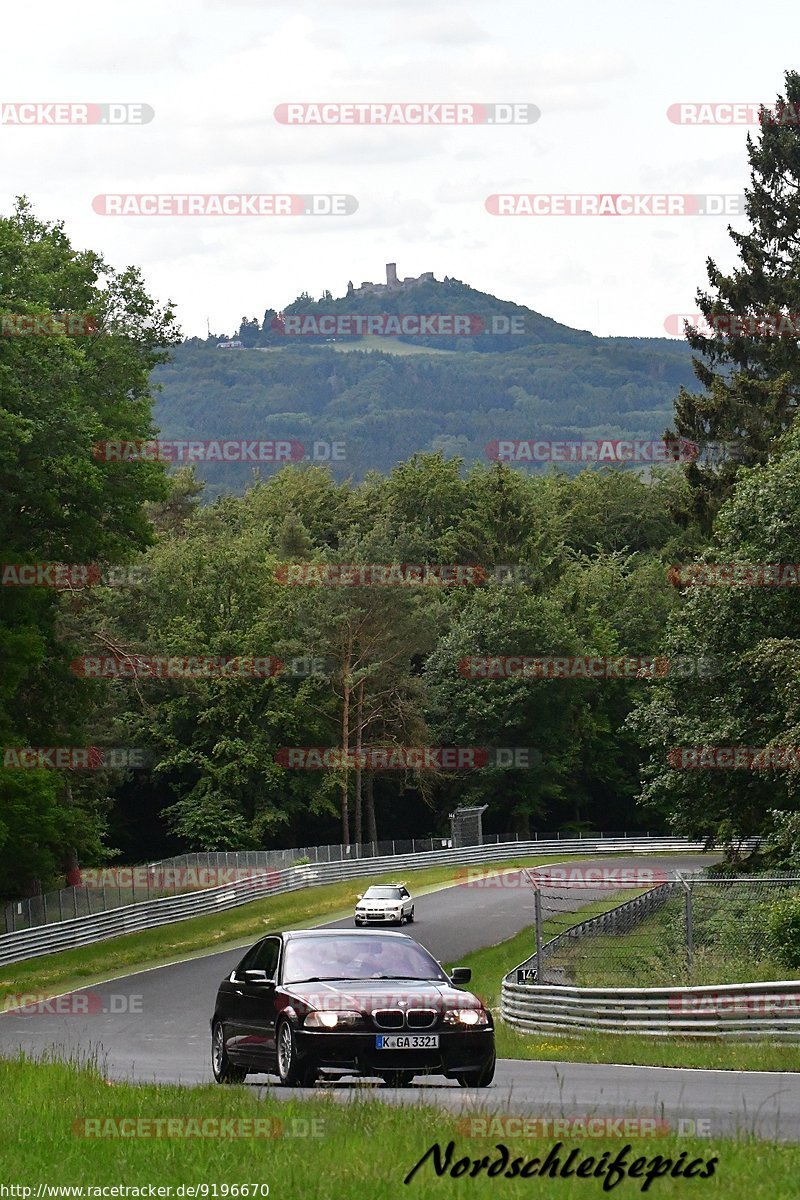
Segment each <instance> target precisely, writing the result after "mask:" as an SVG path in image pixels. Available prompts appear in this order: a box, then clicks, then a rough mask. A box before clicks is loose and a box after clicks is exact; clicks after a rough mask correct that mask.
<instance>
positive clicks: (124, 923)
mask: <svg viewBox="0 0 800 1200" xmlns="http://www.w3.org/2000/svg"><path fill="white" fill-rule="evenodd" d="M704 849H705V846H704V843H703V842H698V841H693V842H690V841H686V840H685V839H683V838H658V837H653V838H615V839H610V838H609V839H603V838H598V839H595V840H591V839H589V838H586V837H584V838H575V839H573V840H571V841H565V840H563V839H561V840H559V839H553V840H552V841H549V842H545V841H537V840H533V841H526V842H507V843H496V844H494V845H491V846H466V847H460V848H458V849H452V850H434V851H431V852H428V853H425V854H423V855H416V854H401V855H394V856H392V855H389V856H385V857H382V858H370V859H368V860H363V859H358V858H356V859H352V860H350V861H341V862H332V863H328V864H326V863H319V864H318V865H316V866H315V867H308V866H299V867H289V868H287V869H286V870H284V871H266V872H264V874H263V875H254V876H252V877H251V878H248V879H242V880H237V881H236V882H235V883H232V884H223V885H222V886H220V887H215V888H207V889H205V890H203V891H200V892H190V893H188V894H187V895H183V896H174V897H167V898H164V899H160V900H148V901H144V902H141V903H139V904H130V905H127V906H126V907H124V908H115V909H112V910H110V911H109V912H104V913H98V914H96V915H92V916H86V917H78V918H77V919H72V920H67V921H59V922H57V923H53V924H50V925H42V926H39V927H37V928H34V929H23V930H19V931H18V932H16V933H7V934H5V935H4V936H2V937H0V964H3V963H11V962H20V961H22V960H23V959H28V958H36V957H38V956H40V955H43V954H53V953H55V952H57V951H59V950H70V949H73V948H75V947H76V946H85V945H89V944H90V943H92V942H99V941H103V940H105V939H106V938H113V937H119V936H120V935H121V934H125V933H135V932H138V931H139V930H142V929H152V928H154V927H156V926H158V925H168V924H170V923H172V922H173V921H182V920H185V919H186V918H187V917H195V916H200V915H202V914H208V913H215V912H225V911H227V910H228V909H232V908H236V907H238V906H239V905H241V904H248V903H249V902H250V901H251V900H256V899H260V898H262V897H264V896H277V895H281V894H283V893H286V892H292V891H297V890H299V889H301V888H304V887H311V886H320V885H322V884H325V883H336V882H339V881H342V880H346V879H353V878H357V877H358V876H359V875H364V874H366V873H376V874H377V873H379V872H380V873H383V872H385V871H388V870H392V871H397V872H398V873H401V872H404V871H411V870H414V869H415V868H419V867H429V866H436V865H448V864H450V865H453V866H468V865H469V864H470V863H488V862H499V861H502V860H503V859H504V858H505V859H507V858H512V857H514V858H516V857H527V856H538V855H547V856H549V855H551V854H615V853H616V854H625V853H632V852H636V851H637V850H638V851H650V852H651V853H659V852H661V851H665V852H669V851H676V852H680V851H686V852H700V851H702V850H704Z"/></svg>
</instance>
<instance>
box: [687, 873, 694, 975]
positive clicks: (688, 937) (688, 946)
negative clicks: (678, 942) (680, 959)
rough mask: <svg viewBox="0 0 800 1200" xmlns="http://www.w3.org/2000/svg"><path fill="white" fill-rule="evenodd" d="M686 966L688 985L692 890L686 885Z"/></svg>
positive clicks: (691, 953)
mask: <svg viewBox="0 0 800 1200" xmlns="http://www.w3.org/2000/svg"><path fill="white" fill-rule="evenodd" d="M686 966H687V969H688V972H689V983H691V982H692V968H693V966H694V930H693V928H692V888H691V885H690V884H687V885H686Z"/></svg>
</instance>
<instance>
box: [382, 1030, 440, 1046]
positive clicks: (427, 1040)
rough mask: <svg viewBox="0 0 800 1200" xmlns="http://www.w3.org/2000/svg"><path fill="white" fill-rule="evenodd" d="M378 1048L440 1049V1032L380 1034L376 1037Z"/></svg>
mask: <svg viewBox="0 0 800 1200" xmlns="http://www.w3.org/2000/svg"><path fill="white" fill-rule="evenodd" d="M375 1048H376V1049H377V1050H438V1049H439V1035H438V1033H392V1034H379V1035H378V1036H377V1037H376V1039H375Z"/></svg>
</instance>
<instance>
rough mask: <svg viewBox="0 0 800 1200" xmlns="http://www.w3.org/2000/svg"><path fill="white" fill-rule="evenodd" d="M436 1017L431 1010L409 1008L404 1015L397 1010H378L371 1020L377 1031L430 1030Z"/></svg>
mask: <svg viewBox="0 0 800 1200" xmlns="http://www.w3.org/2000/svg"><path fill="white" fill-rule="evenodd" d="M438 1015H439V1014H438V1013H437V1012H436V1011H435V1009H432V1008H410V1009H409V1010H408V1012H406V1013H404V1012H401V1010H400V1009H399V1008H378V1009H376V1010H375V1012H374V1013H373V1014H372V1019H373V1020H374V1022H375V1024H376V1025H377V1027H378V1029H403V1028H407V1029H430V1028H431V1027H432V1026H433V1025H435V1024H436V1018H437V1017H438Z"/></svg>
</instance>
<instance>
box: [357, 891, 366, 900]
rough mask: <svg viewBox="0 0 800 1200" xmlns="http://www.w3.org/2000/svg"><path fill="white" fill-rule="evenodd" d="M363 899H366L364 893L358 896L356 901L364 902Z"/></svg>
mask: <svg viewBox="0 0 800 1200" xmlns="http://www.w3.org/2000/svg"><path fill="white" fill-rule="evenodd" d="M363 899H364V893H363V892H359V893H358V895H357V896H356V900H363Z"/></svg>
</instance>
